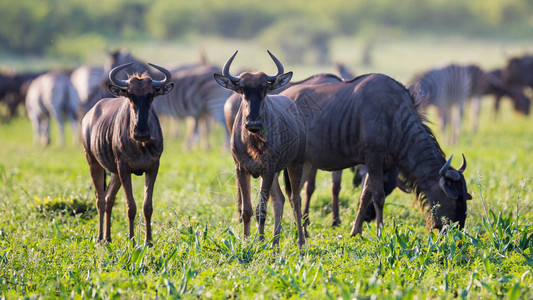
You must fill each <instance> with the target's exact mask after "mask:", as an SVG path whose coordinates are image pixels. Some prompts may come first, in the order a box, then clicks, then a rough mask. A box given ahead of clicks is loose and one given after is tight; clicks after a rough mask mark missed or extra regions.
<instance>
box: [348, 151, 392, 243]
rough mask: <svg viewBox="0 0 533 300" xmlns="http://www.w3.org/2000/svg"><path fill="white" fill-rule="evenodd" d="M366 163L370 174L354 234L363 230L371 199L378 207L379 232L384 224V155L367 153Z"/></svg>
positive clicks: (360, 203)
mask: <svg viewBox="0 0 533 300" xmlns="http://www.w3.org/2000/svg"><path fill="white" fill-rule="evenodd" d="M365 164H366V166H367V168H368V175H367V177H366V180H365V185H364V187H363V191H362V194H361V200H360V201H359V209H358V211H357V217H356V219H355V224H354V227H353V229H352V236H354V235H356V234H360V233H361V232H362V231H363V221H364V218H365V213H366V209H367V207H368V205H369V204H370V201H373V202H374V208H375V209H376V228H377V231H378V233H379V231H380V230H381V226H382V225H383V205H384V204H385V192H384V189H383V162H382V157H381V155H380V154H378V153H377V152H376V151H368V152H367V153H366V159H365Z"/></svg>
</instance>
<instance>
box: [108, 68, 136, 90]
mask: <svg viewBox="0 0 533 300" xmlns="http://www.w3.org/2000/svg"><path fill="white" fill-rule="evenodd" d="M132 64H133V63H128V64H123V65H120V66H118V67H115V68H113V70H111V72H109V80H110V81H111V83H112V84H114V85H116V86H118V87H127V86H128V85H129V82H128V81H126V80H122V79H117V78H115V77H116V76H117V74H118V72H120V71H122V70H123V69H125V68H127V67H129V66H131V65H132Z"/></svg>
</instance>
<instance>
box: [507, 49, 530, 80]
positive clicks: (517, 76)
mask: <svg viewBox="0 0 533 300" xmlns="http://www.w3.org/2000/svg"><path fill="white" fill-rule="evenodd" d="M502 77H503V81H504V82H505V84H507V85H509V86H529V87H533V56H531V55H524V56H522V57H514V58H511V59H509V61H508V62H507V66H506V68H505V69H504V70H503V74H502Z"/></svg>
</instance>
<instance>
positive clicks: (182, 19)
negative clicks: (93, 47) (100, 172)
mask: <svg viewBox="0 0 533 300" xmlns="http://www.w3.org/2000/svg"><path fill="white" fill-rule="evenodd" d="M532 13H533V3H532V2H531V1H527V0H512V1H507V0H493V1H484V0H473V1H462V0H446V1H442V0H431V1H427V0H406V1H402V2H401V3H398V2H397V1H393V0H380V1H372V0H357V1H344V0H331V1H301V0H272V1H268V2H261V1H247V0H234V1H213V0H197V1H172V0H157V1H140V0H133V1H131V0H73V1H66V2H65V1H60V0H25V1H14V2H13V1H2V2H1V3H0V50H2V51H14V52H17V53H33V54H43V53H45V52H46V51H56V52H57V50H58V49H62V48H64V47H65V42H60V43H58V41H69V40H71V41H72V43H76V42H79V41H80V40H81V41H84V40H87V39H95V36H99V39H104V40H113V39H115V38H121V39H139V38H147V37H150V38H156V39H165V40H167V39H181V38H186V37H187V36H190V35H196V34H202V35H215V36H221V37H224V38H241V39H254V38H256V37H258V36H260V35H261V34H262V33H263V32H264V31H266V30H268V31H270V32H271V34H272V31H273V30H274V29H273V28H279V29H278V30H277V31H275V30H274V31H275V33H276V34H277V35H278V36H279V39H282V38H285V39H288V40H292V39H293V38H295V36H287V35H289V34H290V33H291V31H290V30H289V31H286V30H284V29H287V27H286V26H285V27H284V26H282V25H280V24H284V23H287V22H289V24H290V23H291V22H293V21H294V20H301V19H303V21H304V23H302V24H306V25H308V26H307V28H306V31H304V32H303V33H302V32H301V31H298V32H293V33H297V34H304V35H306V36H304V37H303V38H308V37H307V35H308V36H310V37H312V36H313V35H316V34H317V30H318V32H321V31H324V30H326V31H327V34H328V35H331V36H339V35H354V34H364V33H365V32H367V31H369V30H370V32H371V34H378V35H379V34H382V32H395V33H406V32H434V33H444V34H454V35H457V34H459V35H468V36H489V37H495V36H498V37H505V38H510V37H513V38H516V37H528V36H530V35H531V33H532V31H533V21H532V20H531V14H532ZM376 29H377V30H379V32H378V31H376ZM309 45H312V44H309ZM97 47H101V45H100V44H98V45H97Z"/></svg>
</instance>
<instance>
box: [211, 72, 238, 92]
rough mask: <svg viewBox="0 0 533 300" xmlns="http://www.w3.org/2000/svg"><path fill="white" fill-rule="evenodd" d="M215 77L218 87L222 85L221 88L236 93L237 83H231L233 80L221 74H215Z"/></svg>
mask: <svg viewBox="0 0 533 300" xmlns="http://www.w3.org/2000/svg"><path fill="white" fill-rule="evenodd" d="M213 76H214V77H215V80H216V81H217V83H218V85H220V86H221V87H223V88H225V89H228V90H230V91H235V90H236V89H237V86H236V85H235V83H233V81H231V79H229V78H228V77H226V76H224V75H220V74H213Z"/></svg>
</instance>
